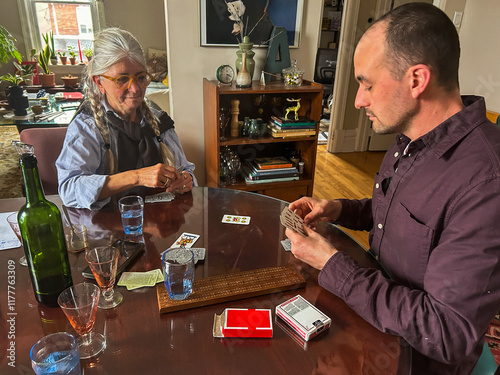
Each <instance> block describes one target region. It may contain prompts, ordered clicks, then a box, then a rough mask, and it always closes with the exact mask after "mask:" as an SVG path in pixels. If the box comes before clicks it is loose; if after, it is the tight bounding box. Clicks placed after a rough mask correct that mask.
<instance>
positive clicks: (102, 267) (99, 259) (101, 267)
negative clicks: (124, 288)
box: [85, 246, 123, 309]
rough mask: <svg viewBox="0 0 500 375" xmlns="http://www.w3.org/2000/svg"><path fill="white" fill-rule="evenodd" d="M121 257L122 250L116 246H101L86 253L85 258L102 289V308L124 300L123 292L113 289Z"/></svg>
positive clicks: (107, 307)
mask: <svg viewBox="0 0 500 375" xmlns="http://www.w3.org/2000/svg"><path fill="white" fill-rule="evenodd" d="M119 257H120V250H118V248H116V247H114V246H99V247H96V248H93V249H91V250H88V251H87V252H86V253H85V259H86V260H87V263H88V264H89V266H90V269H91V270H92V273H93V274H94V277H95V279H96V281H97V283H98V284H99V287H100V288H101V290H102V297H103V298H101V300H100V301H99V308H101V309H111V308H113V307H116V306H118V305H119V304H120V303H121V302H122V300H123V296H122V294H121V293H119V292H115V291H114V290H113V287H114V286H115V280H116V270H117V268H118V258H119Z"/></svg>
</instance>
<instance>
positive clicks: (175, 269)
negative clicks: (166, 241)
mask: <svg viewBox="0 0 500 375" xmlns="http://www.w3.org/2000/svg"><path fill="white" fill-rule="evenodd" d="M161 264H162V268H163V277H164V282H165V288H166V289H167V292H168V295H169V296H170V298H171V299H173V300H183V299H186V298H187V297H188V296H189V295H190V294H191V293H192V292H193V280H194V254H193V252H192V251H191V250H189V249H186V248H183V247H181V248H172V249H168V250H167V251H165V252H164V253H163V255H162V257H161Z"/></svg>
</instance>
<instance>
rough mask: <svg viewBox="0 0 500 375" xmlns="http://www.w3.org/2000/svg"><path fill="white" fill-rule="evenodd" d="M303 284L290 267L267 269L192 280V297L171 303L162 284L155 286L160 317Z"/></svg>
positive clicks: (297, 287) (296, 287)
mask: <svg viewBox="0 0 500 375" xmlns="http://www.w3.org/2000/svg"><path fill="white" fill-rule="evenodd" d="M305 285H306V281H305V280H304V278H303V277H302V275H301V274H300V273H299V272H298V271H297V270H296V269H295V268H293V267H290V266H281V267H269V268H261V269H258V270H251V271H244V272H237V273H230V274H228V275H221V276H214V277H207V278H205V279H200V280H195V281H194V283H193V293H192V294H191V295H190V296H189V297H188V298H186V299H185V300H182V301H173V300H171V299H170V297H169V296H168V293H167V291H166V289H165V286H164V285H163V283H161V284H158V285H157V286H156V293H157V296H158V308H159V310H160V314H163V313H168V312H173V311H179V310H185V309H191V308H194V307H201V306H207V305H213V304H216V303H220V302H227V301H234V300H238V299H242V298H249V297H255V296H260V295H263V294H270V293H276V292H280V291H284V290H294V289H299V288H303V287H304V286H305Z"/></svg>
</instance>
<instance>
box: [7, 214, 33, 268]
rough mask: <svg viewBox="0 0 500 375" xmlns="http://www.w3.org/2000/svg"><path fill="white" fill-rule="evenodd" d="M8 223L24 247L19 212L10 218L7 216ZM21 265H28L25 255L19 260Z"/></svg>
mask: <svg viewBox="0 0 500 375" xmlns="http://www.w3.org/2000/svg"><path fill="white" fill-rule="evenodd" d="M7 222H8V223H9V225H10V227H11V228H12V230H13V231H14V233H15V234H16V236H17V238H18V239H19V242H20V243H21V245H22V244H23V239H22V238H21V231H20V230H19V223H18V222H17V212H13V213H11V214H10V215H9V216H7ZM19 264H20V265H21V266H27V265H28V262H27V261H26V257H25V256H24V255H23V256H22V257H21V258H19Z"/></svg>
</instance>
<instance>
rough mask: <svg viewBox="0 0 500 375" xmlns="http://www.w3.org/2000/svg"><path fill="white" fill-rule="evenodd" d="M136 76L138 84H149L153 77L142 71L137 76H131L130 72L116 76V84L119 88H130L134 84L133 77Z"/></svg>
mask: <svg viewBox="0 0 500 375" xmlns="http://www.w3.org/2000/svg"><path fill="white" fill-rule="evenodd" d="M134 78H135V81H136V82H137V84H138V85H140V86H147V85H149V83H150V82H151V77H150V76H149V75H148V74H146V73H140V74H138V75H135V76H130V75H128V74H126V75H121V76H118V77H116V81H115V82H116V86H117V87H118V88H119V89H123V90H125V89H128V88H129V87H130V85H131V84H132V79H134Z"/></svg>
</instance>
